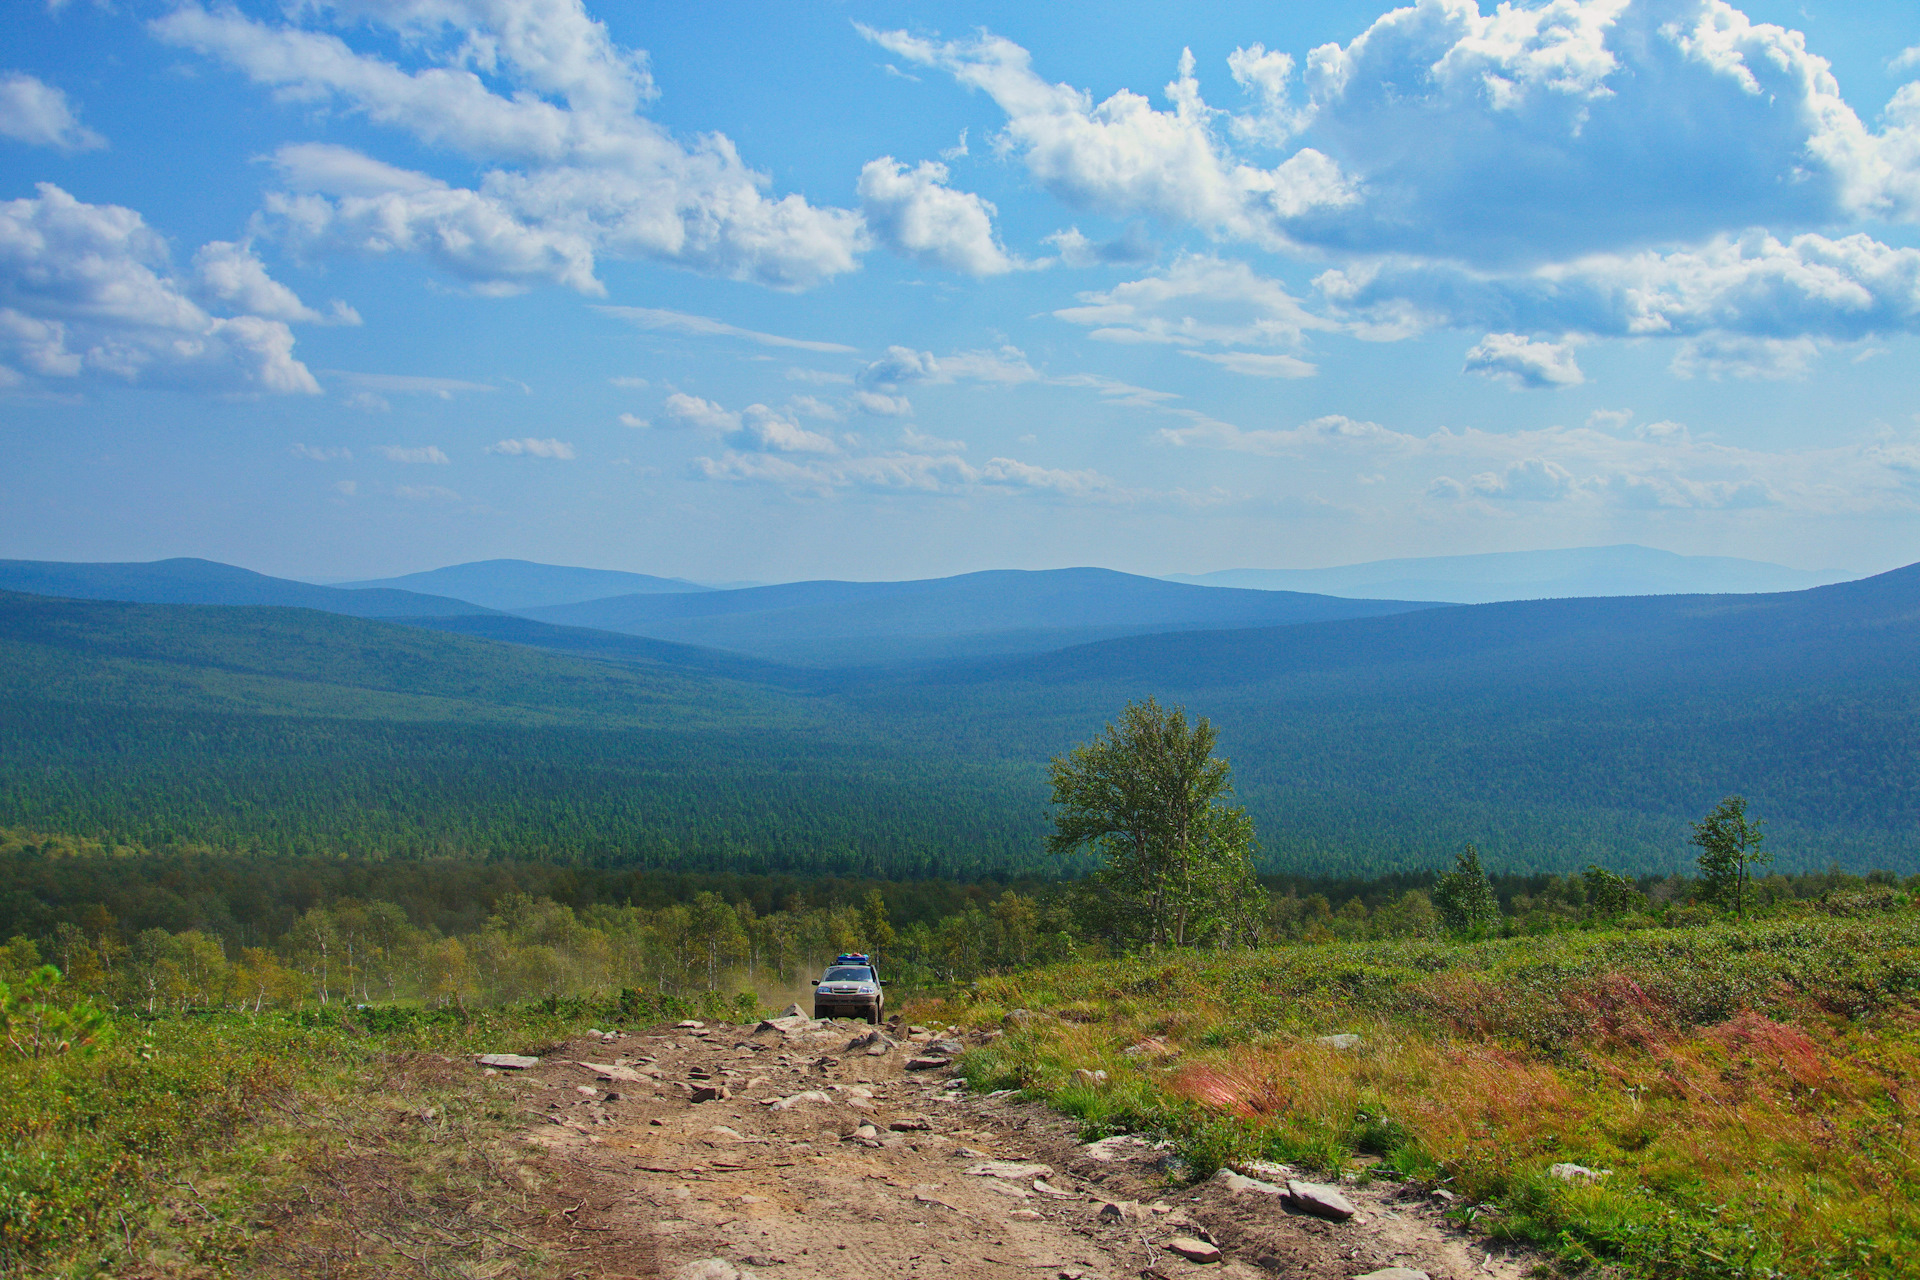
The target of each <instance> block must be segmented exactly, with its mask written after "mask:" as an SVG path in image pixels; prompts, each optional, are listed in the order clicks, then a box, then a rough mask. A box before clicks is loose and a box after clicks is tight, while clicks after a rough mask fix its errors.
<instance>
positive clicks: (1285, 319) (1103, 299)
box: [1053, 254, 1332, 378]
mask: <svg viewBox="0 0 1920 1280" xmlns="http://www.w3.org/2000/svg"><path fill="white" fill-rule="evenodd" d="M1078 301H1079V303H1080V305H1078V306H1074V307H1063V308H1061V309H1060V310H1057V311H1055V312H1054V313H1053V314H1054V315H1055V317H1057V318H1059V319H1061V320H1065V321H1067V322H1068V323H1070V324H1078V325H1085V326H1088V328H1089V329H1090V330H1091V332H1090V333H1089V334H1088V336H1089V337H1091V338H1095V339H1097V340H1099V341H1103V342H1121V343H1156V344H1168V345H1173V346H1178V347H1182V348H1185V349H1187V351H1186V353H1187V354H1188V355H1192V356H1197V357H1198V358H1200V359H1203V360H1208V361H1211V362H1213V363H1214V364H1218V365H1220V366H1221V367H1223V368H1226V369H1229V370H1231V371H1232V372H1234V373H1240V374H1246V375H1248V376H1251V377H1259V378H1305V377H1311V376H1313V374H1314V373H1315V372H1316V370H1315V367H1314V365H1313V364H1312V363H1311V362H1309V361H1307V360H1303V359H1301V358H1299V357H1298V356H1295V355H1290V354H1284V353H1273V352H1247V351H1227V352H1202V351H1198V350H1194V348H1197V347H1202V346H1227V347H1247V346H1257V347H1272V346H1297V345H1298V344H1299V343H1300V341H1301V339H1302V337H1303V336H1304V334H1305V332H1306V331H1307V330H1309V329H1325V328H1329V327H1332V326H1331V324H1330V322H1328V321H1326V320H1323V319H1321V318H1320V317H1318V316H1315V315H1313V314H1312V313H1311V312H1309V311H1308V310H1307V309H1306V308H1305V307H1304V306H1302V305H1301V303H1300V301H1299V300H1298V299H1297V298H1295V297H1294V296H1293V295H1292V294H1290V293H1288V292H1287V290H1286V287H1285V286H1284V285H1282V284H1280V283H1279V282H1278V281H1276V280H1269V279H1267V278H1266V277H1264V276H1260V275H1258V274H1256V273H1255V272H1254V270H1253V268H1251V267H1249V266H1248V265H1247V264H1246V263H1244V262H1237V261H1228V260H1226V259H1222V258H1218V257H1214V256H1212V255H1200V254H1187V255H1183V256H1182V257H1180V258H1178V259H1176V260H1175V261H1174V262H1173V263H1172V264H1171V265H1169V266H1168V267H1167V268H1166V269H1165V270H1163V271H1158V272H1155V273H1154V274H1152V275H1150V276H1146V277H1144V278H1142V279H1139V280H1130V281H1127V282H1126V283H1124V284H1119V285H1115V286H1114V287H1113V288H1111V289H1107V290H1100V291H1095V292H1090V293H1082V294H1080V295H1079V296H1078Z"/></svg>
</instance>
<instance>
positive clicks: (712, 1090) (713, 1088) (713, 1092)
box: [693, 1084, 733, 1102]
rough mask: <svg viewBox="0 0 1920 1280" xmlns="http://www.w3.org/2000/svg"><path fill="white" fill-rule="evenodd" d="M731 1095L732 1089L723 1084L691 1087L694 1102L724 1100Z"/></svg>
mask: <svg viewBox="0 0 1920 1280" xmlns="http://www.w3.org/2000/svg"><path fill="white" fill-rule="evenodd" d="M732 1096H733V1091H732V1090H731V1089H729V1088H727V1086H725V1085H723V1084H702V1085H695V1086H694V1089H693V1100H694V1101H695V1102H725V1101H726V1100H727V1099H729V1098H731V1097H732Z"/></svg>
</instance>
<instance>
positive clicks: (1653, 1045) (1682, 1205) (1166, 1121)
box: [937, 912, 1920, 1277]
mask: <svg viewBox="0 0 1920 1280" xmlns="http://www.w3.org/2000/svg"><path fill="white" fill-rule="evenodd" d="M1014 1007H1021V1008H1026V1009H1028V1010H1032V1011H1038V1012H1040V1013H1041V1014H1042V1016H1041V1017H1040V1018H1038V1019H1036V1020H1034V1021H1032V1022H1031V1023H1030V1024H1028V1029H1026V1030H1017V1029H1016V1030H1015V1031H1013V1032H1011V1033H1010V1034H1008V1035H1007V1036H1005V1037H1004V1038H1003V1039H1002V1040H1000V1041H998V1042H997V1043H996V1044H995V1045H994V1046H992V1047H990V1048H989V1049H987V1050H984V1051H980V1052H978V1053H977V1054H976V1055H975V1056H974V1057H973V1058H972V1059H971V1060H970V1062H969V1064H968V1073H969V1077H970V1079H971V1080H972V1081H973V1083H974V1085H975V1087H979V1088H993V1087H1023V1088H1025V1089H1027V1090H1029V1091H1030V1092H1032V1093H1035V1094H1038V1095H1040V1096H1043V1097H1046V1098H1049V1099H1051V1100H1052V1101H1053V1102H1054V1103H1055V1105H1057V1106H1060V1107H1062V1108H1064V1109H1066V1110H1068V1111H1069V1112H1072V1113H1074V1114H1077V1115H1079V1116H1081V1117H1082V1118H1083V1120H1084V1122H1085V1124H1086V1125H1087V1127H1088V1129H1089V1131H1090V1132H1091V1131H1112V1130H1118V1129H1148V1130H1160V1131H1163V1132H1166V1133H1168V1134H1170V1135H1172V1136H1174V1137H1175V1138H1176V1139H1178V1141H1179V1142H1180V1144H1181V1147H1182V1150H1183V1153H1184V1154H1185V1156H1186V1158H1187V1159H1188V1161H1189V1162H1190V1167H1191V1172H1192V1173H1193V1174H1195V1175H1197V1176H1204V1175H1206V1174H1207V1173H1209V1172H1211V1170H1212V1169H1213V1168H1214V1167H1216V1166H1217V1165H1219V1164H1221V1163H1223V1162H1225V1161H1228V1160H1231V1159H1237V1158H1253V1157H1261V1156H1264V1157H1266V1158H1270V1159H1278V1160H1284V1161H1290V1162H1293V1163H1296V1164H1304V1165H1306V1166H1309V1167H1314V1168H1319V1169H1321V1170H1324V1171H1331V1170H1335V1169H1348V1170H1351V1169H1354V1168H1356V1167H1357V1164H1356V1162H1357V1161H1362V1160H1364V1161H1374V1160H1376V1159H1377V1163H1375V1164H1374V1165H1373V1171H1374V1174H1376V1175H1378V1176H1392V1177H1412V1178H1416V1179H1422V1180H1430V1181H1434V1182H1440V1183H1444V1184H1446V1185H1447V1186H1449V1187H1451V1188H1452V1189H1453V1190H1454V1191H1456V1192H1457V1193H1458V1194H1459V1195H1460V1196H1461V1197H1462V1200H1461V1203H1462V1205H1463V1206H1467V1207H1468V1208H1469V1209H1471V1207H1472V1206H1474V1205H1478V1204H1487V1205H1491V1206H1492V1208H1491V1209H1490V1210H1473V1212H1474V1213H1475V1214H1477V1215H1478V1217H1479V1221H1480V1224H1481V1225H1482V1226H1484V1227H1488V1228H1490V1229H1492V1230H1493V1231H1495V1232H1496V1233H1497V1234H1507V1235H1512V1236H1515V1237H1519V1238H1523V1239H1527V1240H1530V1241H1533V1242H1535V1243H1537V1244H1540V1245H1543V1246H1545V1247H1547V1248H1548V1249H1550V1250H1552V1251H1555V1252H1558V1253H1559V1254H1560V1255H1561V1256H1562V1257H1563V1258H1564V1259H1565V1260H1566V1261H1568V1262H1569V1263H1585V1262H1592V1261H1608V1262H1612V1263H1615V1264H1618V1265H1622V1266H1624V1267H1626V1268H1627V1270H1628V1271H1629V1272H1630V1273H1632V1274H1635V1275H1644V1276H1661V1277H1696V1276H1764V1275H1770V1274H1774V1273H1775V1272H1776V1271H1777V1272H1778V1273H1780V1274H1785V1275H1792V1276H1809V1277H1811V1276H1856V1275H1858V1276H1866V1275H1888V1274H1894V1273H1896V1272H1897V1271H1898V1270H1899V1267H1900V1265H1901V1264H1902V1262H1901V1260H1903V1259H1906V1258H1908V1257H1909V1256H1910V1255H1911V1251H1912V1249H1913V1248H1914V1246H1915V1245H1916V1244H1920V1176H1916V1173H1915V1168H1916V1165H1915V1160H1916V1157H1920V1136H1917V1135H1920V1127H1917V1126H1916V1122H1917V1121H1920V1100H1916V1099H1915V1098H1914V1097H1913V1096H1912V1093H1911V1090H1910V1088H1909V1082H1910V1081H1911V1079H1912V1077H1913V1073H1914V1072H1915V1071H1916V1070H1920V1031H1917V1030H1916V1027H1920V916H1916V915H1915V914H1914V913H1912V912H1903V913H1901V914H1898V915H1892V916H1880V917H1873V918H1866V919H1860V920H1826V919H1808V920H1792V921H1777V922H1770V923H1764V924H1755V925H1750V926H1747V927H1741V926H1737V925H1730V924H1729V925H1720V926H1713V927H1702V928H1693V929H1685V930H1673V931H1664V930H1662V931H1648V932H1641V933H1593V934H1563V935H1558V936H1553V937H1547V938H1534V939H1513V940H1506V941H1499V942H1487V943H1480V944H1475V945H1447V944H1441V943H1435V942H1424V941H1409V942H1401V943H1373V944H1357V945H1347V946H1324V947H1294V948H1285V949H1280V950H1276V951H1271V952H1264V953H1254V954H1241V955H1230V956H1218V957H1215V956H1179V957H1170V958H1162V959H1144V960H1135V961H1115V962H1106V963H1099V964H1078V965H1065V966H1058V967H1055V968H1051V969H1044V970H1039V971H1036V972H1032V973H1027V974H1022V975H1018V976H1015V977H1009V978H1003V979H997V980H990V981H988V982H984V983H982V984H980V987H979V989H978V990H977V992H975V993H971V994H969V995H968V996H966V997H964V998H961V999H958V1000H955V1001H953V1002H952V1003H950V1004H949V1005H947V1006H946V1007H945V1008H943V1009H940V1010H938V1011H937V1012H938V1013H940V1014H942V1015H944V1016H951V1017H953V1018H955V1019H956V1020H959V1019H962V1018H964V1019H968V1020H974V1021H980V1020H988V1019H993V1018H997V1017H999V1016H1000V1015H1002V1014H1004V1013H1005V1012H1007V1011H1008V1010H1010V1009H1012V1008H1014ZM1049 1014H1050V1015H1053V1016H1046V1015H1049ZM1343 1032H1356V1033H1359V1034H1360V1035H1361V1036H1363V1037H1364V1043H1363V1044H1362V1045H1361V1046H1360V1047H1359V1048H1357V1049H1354V1050H1347V1051H1343V1050H1340V1049H1337V1048H1333V1047H1330V1046H1327V1045H1324V1044H1321V1043H1319V1041H1318V1039H1317V1037H1319V1036H1322V1035H1329V1034H1334V1033H1343ZM1150 1034H1151V1035H1158V1036H1161V1037H1164V1038H1165V1039H1166V1041H1167V1042H1168V1043H1169V1045H1170V1046H1171V1048H1172V1049H1173V1051H1174V1052H1173V1053H1171V1054H1166V1055H1145V1056H1129V1055H1127V1054H1125V1053H1124V1052H1122V1050H1123V1049H1124V1048H1125V1047H1126V1046H1128V1045H1131V1044H1134V1043H1137V1042H1140V1041H1142V1039H1143V1037H1145V1036H1148V1035H1150ZM1080 1067H1086V1068H1097V1069H1104V1070H1105V1071H1107V1072H1108V1073H1109V1075H1110V1081H1109V1082H1108V1083H1107V1084H1104V1085H1099V1086H1096V1087H1083V1086H1081V1085H1077V1084H1075V1083H1074V1082H1073V1081H1072V1078H1071V1072H1072V1071H1073V1070H1074V1069H1076V1068H1080ZM1563 1161H1571V1162H1575V1163H1579V1164H1582V1165H1585V1166H1587V1167H1590V1168H1595V1169H1605V1170H1610V1171H1611V1173H1610V1174H1609V1175H1608V1176H1607V1177H1605V1178H1604V1179H1602V1180H1601V1181H1600V1182H1599V1183H1598V1184H1597V1185H1593V1186H1579V1185H1572V1184H1568V1183H1565V1182H1561V1181H1558V1180H1556V1179H1554V1178H1551V1177H1549V1176H1548V1173H1547V1170H1548V1167H1549V1166H1550V1165H1552V1164H1555V1163H1559V1162H1563Z"/></svg>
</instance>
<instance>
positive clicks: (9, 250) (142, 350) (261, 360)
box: [0, 183, 320, 394]
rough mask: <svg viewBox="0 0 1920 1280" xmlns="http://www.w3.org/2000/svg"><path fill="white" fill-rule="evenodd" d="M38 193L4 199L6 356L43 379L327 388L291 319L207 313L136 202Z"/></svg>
mask: <svg viewBox="0 0 1920 1280" xmlns="http://www.w3.org/2000/svg"><path fill="white" fill-rule="evenodd" d="M38 191H39V194H38V196H37V197H33V198H28V199H21V200H9V201H0V362H4V361H5V360H9V359H10V360H13V361H16V362H18V363H20V364H23V365H25V366H26V367H27V370H28V371H29V372H31V373H32V374H34V375H37V376H39V377H42V378H56V379H65V378H80V377H90V376H104V377H109V378H114V379H119V380H124V381H138V380H144V379H152V380H158V381H165V382H172V383H176V384H181V385H186V386H192V387H200V388H205V389H208V390H220V391H234V390H240V391H273V392H304V393H309V394H312V393H317V392H318V391H319V390H320V387H319V384H318V383H316V382H315V381H314V378H313V374H312V373H311V372H309V371H308V369H307V367H306V366H305V365H304V364H302V363H300V362H299V361H298V360H296V359H294V358H293V331H292V330H291V329H289V328H288V327H287V324H286V322H285V321H284V320H281V319H275V318H269V317H265V316H260V315H254V314H240V315H231V316H216V315H213V314H210V313H209V312H208V311H207V310H205V309H204V308H203V307H202V306H201V304H200V303H198V302H196V301H194V299H193V298H192V297H191V296H189V289H188V287H187V286H185V285H183V283H182V282H181V281H180V280H178V279H176V278H175V277H174V276H173V275H172V274H171V273H170V268H169V261H168V252H167V247H166V243H165V241H163V240H162V239H161V238H160V236H159V235H158V234H156V233H155V232H154V231H153V230H152V229H151V228H149V227H148V226H147V224H146V222H145V221H144V220H143V219H142V218H141V216H140V215H139V214H138V213H136V212H135V211H134V210H132V209H127V208H123V207H121V206H119V205H104V204H100V205H96V204H87V203H84V202H82V201H79V200H76V199H74V198H73V197H72V196H70V195H68V194H67V193H66V192H65V191H62V190H61V189H60V188H59V187H56V186H54V185H52V184H51V183H41V184H40V185H39V187H38ZM261 278H262V279H264V278H265V276H264V272H262V273H261ZM269 283H270V282H269ZM286 296H287V297H292V295H291V293H287V294H286ZM295 301H296V303H297V301H298V300H297V299H296V300H295ZM0 367H4V366H3V365H0Z"/></svg>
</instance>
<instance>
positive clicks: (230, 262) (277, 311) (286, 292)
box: [193, 240, 360, 324]
mask: <svg viewBox="0 0 1920 1280" xmlns="http://www.w3.org/2000/svg"><path fill="white" fill-rule="evenodd" d="M193 272H194V284H195V286H196V288H197V289H198V291H199V293H200V296H201V297H202V298H203V299H205V300H208V301H210V302H212V303H215V304H220V303H224V304H226V305H227V306H230V307H233V308H234V309H236V310H239V311H246V312H250V313H252V314H253V315H257V316H264V317H266V318H267V319H269V320H285V321H287V322H289V323H296V324H326V323H329V322H331V323H334V324H359V323H360V313H359V312H357V311H355V310H354V309H353V308H352V307H349V306H348V305H347V304H346V303H344V302H335V303H334V304H333V306H332V308H331V309H330V310H329V312H328V313H327V314H326V315H322V314H321V313H319V312H318V311H315V310H314V309H313V308H312V307H309V306H308V305H307V304H306V303H304V302H302V301H300V298H299V295H297V294H295V293H294V291H293V290H291V289H289V288H287V286H285V285H284V284H281V283H280V282H279V281H278V280H275V279H274V278H273V277H272V276H270V275H268V274H267V265H266V263H264V262H262V261H260V258H259V256H258V255H256V254H255V253H254V251H253V246H252V245H247V244H235V243H233V242H231V241H226V240H214V241H210V242H209V243H207V244H204V245H202V246H201V247H200V251H199V252H198V253H196V254H194V255H193Z"/></svg>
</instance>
